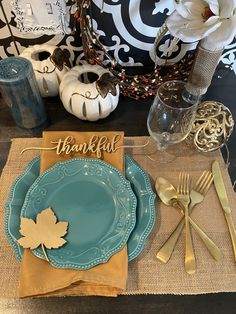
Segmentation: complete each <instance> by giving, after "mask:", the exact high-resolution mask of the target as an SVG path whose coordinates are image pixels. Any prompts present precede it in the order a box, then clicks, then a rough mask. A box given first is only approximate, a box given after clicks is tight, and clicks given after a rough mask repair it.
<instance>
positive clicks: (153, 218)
mask: <svg viewBox="0 0 236 314" xmlns="http://www.w3.org/2000/svg"><path fill="white" fill-rule="evenodd" d="M125 157H126V158H127V159H129V162H130V163H131V164H132V166H134V167H135V168H137V169H138V171H139V172H140V173H141V174H142V175H143V177H144V180H145V184H146V190H147V191H148V192H149V195H150V196H149V208H150V217H149V222H148V224H147V226H146V228H145V229H144V231H143V233H142V236H141V237H140V241H139V244H138V246H137V247H136V248H135V250H134V251H133V252H132V253H130V254H128V261H129V262H130V261H132V260H133V259H135V258H136V257H138V256H139V255H140V253H141V252H142V250H143V248H144V245H145V241H146V239H147V237H148V236H149V234H150V233H151V231H152V229H153V227H154V225H155V222H156V194H155V192H154V191H153V189H152V184H151V180H150V177H149V175H148V174H147V172H146V171H145V170H144V169H143V168H142V167H141V166H140V165H139V164H138V163H137V162H136V161H135V160H134V159H133V158H132V157H131V156H130V155H129V154H127V153H125ZM131 183H132V182H131ZM136 197H137V196H136Z"/></svg>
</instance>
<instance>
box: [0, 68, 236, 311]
mask: <svg viewBox="0 0 236 314" xmlns="http://www.w3.org/2000/svg"><path fill="white" fill-rule="evenodd" d="M235 82H236V79H235V75H234V73H233V72H232V71H231V72H230V71H229V74H227V79H224V80H218V79H217V78H215V79H214V80H213V83H212V85H211V88H210V89H209V91H208V93H207V95H206V96H205V99H206V100H207V99H209V100H217V101H220V102H223V103H224V104H225V105H227V106H228V107H229V108H230V109H231V111H232V113H233V115H234V117H236V92H235V89H236V83H235ZM45 103H46V108H47V112H48V115H49V117H50V126H49V127H48V129H47V130H76V131H93V130H96V131H104V130H123V131H125V135H126V136H141V135H148V132H147V127H146V118H147V114H148V110H149V108H150V104H151V100H145V101H139V102H138V101H135V100H132V99H128V98H124V97H123V96H121V97H120V102H119V105H118V107H117V109H116V110H115V111H114V112H113V113H112V114H111V115H110V116H109V117H108V118H106V119H104V120H100V121H98V122H83V121H80V120H79V119H77V118H76V117H74V116H72V115H70V114H69V113H67V112H66V111H65V110H64V108H63V106H62V104H61V102H60V100H59V99H58V98H52V99H47V100H46V101H45ZM235 119H236V118H235ZM32 136H33V135H32V134H30V133H29V132H27V131H24V130H21V129H19V128H18V127H16V126H15V123H14V121H13V119H12V117H11V113H10V110H9V108H8V107H7V106H6V105H5V104H4V102H3V100H2V99H1V98H0V172H1V171H2V169H3V167H4V164H5V162H6V160H7V156H8V152H9V148H10V143H11V139H12V138H14V137H32ZM37 136H41V134H38V135H37ZM235 142H236V130H235V131H234V133H233V135H232V136H231V138H230V141H229V143H228V147H229V150H230V167H229V170H230V176H231V179H232V182H234V181H235V180H236V170H235V169H236V168H235V167H236V145H235V144H234V143H235ZM224 153H225V149H223V154H224ZM0 258H1V256H0ZM235 271H236V265H235ZM154 275H155V274H154ZM173 280H174V278H173ZM235 302H236V294H235V293H219V294H207V295H197V296H174V295H141V296H120V297H118V298H115V299H113V298H101V297H68V298H45V299H27V300H4V299H2V300H0V313H11V310H12V312H14V313H34V314H35V313H101V314H105V313H112V314H113V313H139V312H140V313H175V314H177V313H236V306H235ZM8 311H9V312H8Z"/></svg>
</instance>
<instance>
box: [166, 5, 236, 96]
mask: <svg viewBox="0 0 236 314" xmlns="http://www.w3.org/2000/svg"><path fill="white" fill-rule="evenodd" d="M175 2H176V5H175V6H176V10H175V11H174V12H173V13H172V14H171V15H170V16H169V17H168V18H167V20H166V25H167V27H168V30H169V32H170V33H171V35H172V36H174V37H175V41H176V39H177V40H182V41H184V42H188V43H192V42H196V41H200V44H199V46H198V51H197V55H196V58H195V63H194V65H193V68H192V71H191V74H190V77H189V79H188V82H189V84H188V90H189V92H191V93H193V94H200V95H203V94H205V93H206V91H207V89H208V87H209V86H210V84H211V80H212V77H213V75H214V72H215V69H216V66H217V64H218V61H219V59H220V57H221V54H222V52H223V49H224V47H225V46H227V45H229V44H230V43H231V42H232V41H233V39H234V37H235V35H236V0H192V1H191V0H176V1H175Z"/></svg>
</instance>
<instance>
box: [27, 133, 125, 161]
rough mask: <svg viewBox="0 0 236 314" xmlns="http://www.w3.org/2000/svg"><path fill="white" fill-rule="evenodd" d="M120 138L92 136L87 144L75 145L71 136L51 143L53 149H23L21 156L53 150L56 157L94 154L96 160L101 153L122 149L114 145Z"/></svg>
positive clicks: (115, 136)
mask: <svg viewBox="0 0 236 314" xmlns="http://www.w3.org/2000/svg"><path fill="white" fill-rule="evenodd" d="M120 139H121V136H120V135H119V134H116V135H114V136H113V137H112V138H108V137H107V136H97V135H93V136H91V138H90V139H89V140H88V141H87V142H83V143H76V141H75V139H74V137H73V136H67V137H66V138H65V139H61V138H60V139H59V140H58V141H53V142H51V143H52V144H53V145H54V146H53V147H28V148H25V149H24V150H23V151H22V152H21V154H23V153H24V152H25V151H27V150H35V149H39V150H55V152H56V154H57V155H62V154H65V155H71V154H74V153H80V154H84V155H90V154H95V155H96V157H97V158H102V157H103V153H104V152H107V153H114V152H115V151H116V150H117V149H119V148H121V147H124V146H118V147H116V144H117V143H118V142H119V141H120Z"/></svg>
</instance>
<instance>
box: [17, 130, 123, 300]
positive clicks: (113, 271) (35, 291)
mask: <svg viewBox="0 0 236 314" xmlns="http://www.w3.org/2000/svg"><path fill="white" fill-rule="evenodd" d="M117 134H119V135H120V139H119V141H118V142H117V143H116V147H118V146H122V145H123V143H124V134H123V132H96V133H94V132H44V133H43V147H54V146H55V144H53V143H52V142H56V141H58V139H60V138H61V139H65V138H66V137H67V136H72V137H73V138H74V139H75V141H76V143H84V142H88V141H89V139H90V138H91V136H93V135H97V136H99V137H101V136H107V137H108V138H109V140H111V139H112V138H113V137H114V136H115V135H117ZM73 157H87V158H88V157H91V158H96V155H95V154H91V155H89V156H87V155H86V156H85V155H82V154H80V153H76V154H75V155H74V156H73ZM69 158H71V155H67V154H63V155H57V154H56V151H55V150H47V151H42V153H41V164H40V171H41V173H42V172H43V171H44V170H46V169H48V168H50V167H51V166H53V165H54V164H55V163H57V162H59V161H62V160H66V159H69ZM103 160H104V161H106V162H108V163H110V164H112V165H113V166H114V167H116V168H118V169H119V170H121V171H123V169H124V149H123V148H120V149H118V150H117V151H116V152H113V153H108V152H104V156H103ZM127 274H128V256H127V247H124V248H123V249H122V250H121V251H120V252H118V253H116V254H115V255H113V256H112V257H111V258H110V259H109V261H108V262H107V263H105V264H100V265H97V266H95V267H93V268H90V269H88V270H85V271H80V270H72V269H59V268H55V267H53V266H51V265H50V264H49V263H48V262H46V261H45V260H42V259H39V258H37V257H35V256H34V255H33V253H32V252H31V251H30V250H29V249H26V250H25V251H24V255H23V259H22V263H21V268H20V287H19V296H20V297H28V296H68V295H86V296H89V295H95V296H113V297H114V296H117V295H118V294H119V293H121V292H122V291H123V290H124V289H125V287H126V281H127Z"/></svg>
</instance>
